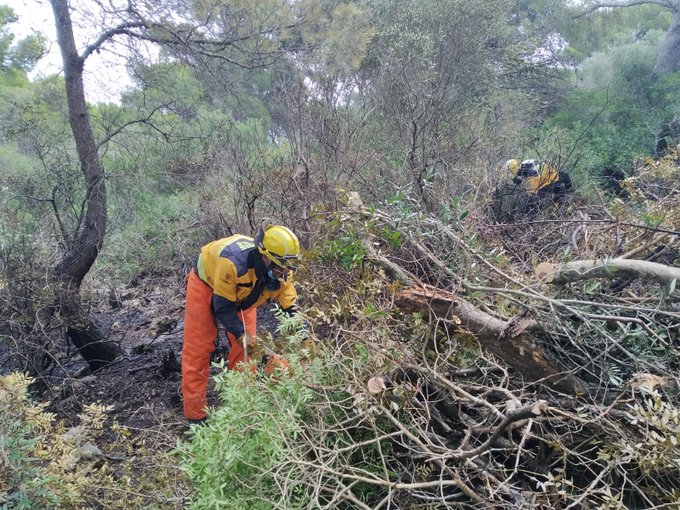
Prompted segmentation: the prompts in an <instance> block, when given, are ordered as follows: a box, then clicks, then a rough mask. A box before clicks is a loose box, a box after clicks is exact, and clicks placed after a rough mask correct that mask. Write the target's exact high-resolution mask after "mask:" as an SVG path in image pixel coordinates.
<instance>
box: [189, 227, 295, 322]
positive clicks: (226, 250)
mask: <svg viewBox="0 0 680 510" xmlns="http://www.w3.org/2000/svg"><path fill="white" fill-rule="evenodd" d="M256 250H257V248H256V247H255V242H254V241H253V239H252V238H251V237H247V236H243V235H234V236H231V237H227V238H224V239H218V240H217V241H213V242H212V243H209V244H206V245H205V246H204V247H203V248H202V249H201V254H200V255H199V257H198V260H197V261H196V273H197V274H198V277H199V278H200V279H201V280H203V282H205V283H206V284H207V285H208V286H209V287H210V288H212V290H213V293H214V294H215V295H216V296H220V297H222V298H224V299H226V300H227V301H229V302H231V303H234V305H235V308H236V309H239V310H241V309H246V308H250V307H252V306H254V307H256V308H257V307H258V306H260V305H262V304H263V303H265V302H266V301H268V300H270V299H276V300H278V301H279V304H280V305H281V308H284V309H286V308H290V307H292V306H293V305H294V304H295V301H296V300H297V291H296V290H295V286H294V285H293V282H292V278H291V277H290V275H289V278H288V279H287V280H286V281H285V282H280V285H277V287H278V288H276V289H274V288H270V286H268V285H266V284H265V285H263V283H266V282H264V281H262V280H258V276H257V274H256V271H255V265H254V264H253V257H254V256H260V254H259V253H257V252H256ZM258 283H259V285H258ZM259 289H262V290H261V294H260V295H259V296H258V297H257V299H255V300H254V301H253V298H254V297H255V295H253V296H251V294H252V293H253V291H257V290H259ZM217 318H218V319H220V317H217Z"/></svg>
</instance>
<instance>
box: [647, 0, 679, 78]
mask: <svg viewBox="0 0 680 510" xmlns="http://www.w3.org/2000/svg"><path fill="white" fill-rule="evenodd" d="M675 71H680V2H676V3H675V6H674V8H673V17H672V18H671V26H670V28H669V29H668V32H666V37H665V38H664V40H663V42H662V43H661V48H660V49H659V54H658V55H657V57H656V64H655V65H654V71H653V72H652V74H653V76H654V77H655V78H658V77H659V76H661V75H663V74H667V73H674V72H675Z"/></svg>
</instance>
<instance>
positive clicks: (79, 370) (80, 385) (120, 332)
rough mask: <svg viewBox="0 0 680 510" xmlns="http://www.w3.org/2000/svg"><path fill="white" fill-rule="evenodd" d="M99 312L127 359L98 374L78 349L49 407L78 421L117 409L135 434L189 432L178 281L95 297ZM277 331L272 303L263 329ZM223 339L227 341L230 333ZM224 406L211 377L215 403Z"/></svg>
mask: <svg viewBox="0 0 680 510" xmlns="http://www.w3.org/2000/svg"><path fill="white" fill-rule="evenodd" d="M92 309H93V310H97V313H96V317H97V319H98V322H99V323H100V325H101V327H102V330H103V332H104V335H105V337H106V338H108V339H111V340H114V341H116V342H118V343H119V344H120V345H121V347H122V350H123V356H122V357H121V358H120V359H119V360H117V361H116V362H114V363H112V364H111V365H109V366H107V367H105V368H102V369H100V370H98V371H97V372H96V373H94V374H92V373H90V372H89V369H88V367H87V364H86V363H85V362H84V361H83V360H82V358H80V356H79V355H78V354H77V352H76V351H75V349H73V348H71V349H70V350H69V352H68V353H65V356H64V358H63V360H64V361H63V367H64V372H65V375H66V374H67V375H66V377H65V378H64V379H63V384H61V391H59V393H58V394H57V395H55V398H54V399H53V400H52V405H51V406H50V409H49V410H50V411H52V412H55V413H56V414H57V416H58V417H59V418H62V419H64V420H65V421H66V422H67V423H68V422H71V423H75V422H76V421H77V415H78V413H79V412H80V411H81V409H82V407H83V405H86V404H91V403H94V402H97V403H100V404H103V405H109V406H113V410H112V411H111V413H110V416H112V418H113V419H115V420H116V421H117V422H118V423H119V424H120V425H122V426H125V427H127V428H129V429H130V430H132V431H138V432H143V431H148V430H153V429H157V428H158V427H159V426H160V427H161V428H163V429H164V430H165V431H166V432H170V433H172V432H173V431H174V432H175V433H177V434H181V433H182V432H183V431H185V430H186V429H187V428H188V423H187V421H186V419H185V418H184V415H183V413H182V400H181V353H182V337H183V331H184V289H183V288H178V285H177V283H176V282H167V281H163V280H153V281H146V282H144V283H143V284H142V285H139V284H136V285H135V286H134V287H132V288H128V289H117V291H116V292H110V293H109V294H108V296H107V297H106V298H105V299H97V300H95V301H94V302H93V308H92ZM275 328H276V319H275V317H274V316H273V313H272V311H271V308H270V306H269V305H265V306H263V307H261V308H260V309H259V310H258V331H260V332H261V331H263V330H270V331H273V329H275ZM220 337H221V342H226V337H225V336H224V332H223V331H220ZM216 370H218V369H217V368H213V373H214V372H215V371H216ZM217 401H218V399H217V396H216V395H215V392H214V390H213V381H212V379H211V383H210V385H209V387H208V403H209V405H214V404H216V403H217Z"/></svg>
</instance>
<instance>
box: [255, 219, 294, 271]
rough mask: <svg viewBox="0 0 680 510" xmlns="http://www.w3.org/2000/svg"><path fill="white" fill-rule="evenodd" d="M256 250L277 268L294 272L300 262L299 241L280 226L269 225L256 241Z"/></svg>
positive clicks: (289, 231) (288, 230)
mask: <svg viewBox="0 0 680 510" xmlns="http://www.w3.org/2000/svg"><path fill="white" fill-rule="evenodd" d="M257 249H258V251H259V252H260V253H261V254H262V255H266V256H267V257H269V259H271V261H272V262H273V263H274V264H276V265H277V266H281V267H283V268H286V269H291V270H293V271H295V270H296V269H297V264H298V262H299V261H300V241H298V238H297V236H296V235H295V234H293V232H292V231H291V230H290V229H288V228H286V227H282V226H280V225H269V226H267V227H266V228H264V229H263V232H261V235H260V236H258V239H257Z"/></svg>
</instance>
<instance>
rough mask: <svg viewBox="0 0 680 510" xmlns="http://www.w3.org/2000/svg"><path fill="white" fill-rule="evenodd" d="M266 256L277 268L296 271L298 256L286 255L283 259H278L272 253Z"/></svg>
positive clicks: (298, 262) (298, 261)
mask: <svg viewBox="0 0 680 510" xmlns="http://www.w3.org/2000/svg"><path fill="white" fill-rule="evenodd" d="M267 256H268V257H269V258H270V259H271V261H272V262H273V263H274V264H276V265H277V266H279V267H282V268H284V269H289V270H291V271H297V270H298V267H299V265H300V256H299V255H286V256H283V257H279V256H278V255H274V254H273V253H268V254H267Z"/></svg>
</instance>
